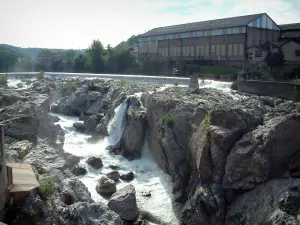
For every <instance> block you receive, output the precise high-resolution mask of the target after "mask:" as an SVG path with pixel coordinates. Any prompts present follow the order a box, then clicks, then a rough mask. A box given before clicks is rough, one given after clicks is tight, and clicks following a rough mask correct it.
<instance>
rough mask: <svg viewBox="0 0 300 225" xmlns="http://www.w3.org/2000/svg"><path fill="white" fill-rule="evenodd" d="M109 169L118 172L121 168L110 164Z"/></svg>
mask: <svg viewBox="0 0 300 225" xmlns="http://www.w3.org/2000/svg"><path fill="white" fill-rule="evenodd" d="M109 168H111V169H113V170H119V169H120V168H121V167H120V166H118V165H113V164H110V165H109Z"/></svg>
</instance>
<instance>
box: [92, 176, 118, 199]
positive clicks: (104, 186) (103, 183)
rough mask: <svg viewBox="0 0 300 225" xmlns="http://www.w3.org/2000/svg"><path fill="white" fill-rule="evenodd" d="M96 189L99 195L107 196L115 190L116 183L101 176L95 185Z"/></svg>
mask: <svg viewBox="0 0 300 225" xmlns="http://www.w3.org/2000/svg"><path fill="white" fill-rule="evenodd" d="M96 191H97V193H98V194H100V195H104V196H109V195H112V194H113V193H115V192H116V191H117V187H116V183H115V182H114V181H113V180H111V179H109V178H108V177H106V176H102V177H101V178H100V180H99V181H98V184H97V186H96Z"/></svg>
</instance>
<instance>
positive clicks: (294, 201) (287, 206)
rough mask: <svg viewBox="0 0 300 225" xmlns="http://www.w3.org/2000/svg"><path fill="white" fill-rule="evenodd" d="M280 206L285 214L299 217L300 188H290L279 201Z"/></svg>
mask: <svg viewBox="0 0 300 225" xmlns="http://www.w3.org/2000/svg"><path fill="white" fill-rule="evenodd" d="M278 206H279V208H280V209H281V210H282V211H283V212H286V213H287V214H289V215H292V216H297V214H298V213H299V209H300V187H299V186H295V187H290V188H289V189H288V191H287V192H285V193H284V194H283V195H282V197H281V198H280V199H279V201H278Z"/></svg>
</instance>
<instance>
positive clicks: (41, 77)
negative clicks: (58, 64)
mask: <svg viewBox="0 0 300 225" xmlns="http://www.w3.org/2000/svg"><path fill="white" fill-rule="evenodd" d="M35 77H36V79H37V80H43V79H44V78H45V72H44V71H41V72H39V73H38V74H37V75H36V76H35Z"/></svg>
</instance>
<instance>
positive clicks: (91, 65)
mask: <svg viewBox="0 0 300 225" xmlns="http://www.w3.org/2000/svg"><path fill="white" fill-rule="evenodd" d="M86 60H87V61H86V64H85V66H86V68H87V69H88V70H91V72H93V73H102V72H104V64H105V58H104V49H103V45H102V43H101V42H100V41H99V40H94V41H93V42H92V44H91V46H90V47H89V48H88V50H87V51H86Z"/></svg>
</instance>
